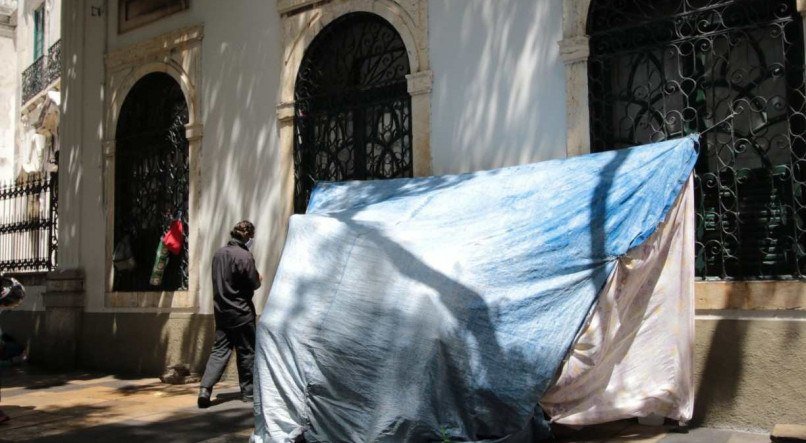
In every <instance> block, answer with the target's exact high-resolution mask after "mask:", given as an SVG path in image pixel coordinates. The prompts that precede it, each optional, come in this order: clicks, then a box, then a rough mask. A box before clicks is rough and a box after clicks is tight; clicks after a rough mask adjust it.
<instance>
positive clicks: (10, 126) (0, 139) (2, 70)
mask: <svg viewBox="0 0 806 443" xmlns="http://www.w3.org/2000/svg"><path fill="white" fill-rule="evenodd" d="M16 53H17V49H16V44H15V42H14V39H13V38H10V37H3V36H0V60H2V61H3V62H2V63H0V182H6V181H9V180H11V179H13V172H12V171H13V165H14V134H15V133H16V128H17V120H19V115H18V111H17V109H18V106H19V105H18V103H17V100H18V99H19V96H18V92H17V91H18V90H19V86H18V85H19V72H18V70H17V55H16Z"/></svg>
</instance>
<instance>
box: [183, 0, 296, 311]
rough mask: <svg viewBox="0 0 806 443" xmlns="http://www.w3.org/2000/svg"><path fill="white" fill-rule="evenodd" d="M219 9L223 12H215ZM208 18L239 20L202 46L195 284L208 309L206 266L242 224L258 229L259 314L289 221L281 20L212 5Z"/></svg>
mask: <svg viewBox="0 0 806 443" xmlns="http://www.w3.org/2000/svg"><path fill="white" fill-rule="evenodd" d="M215 8H219V9H220V10H215ZM208 9H209V11H208V14H209V15H210V16H219V17H223V16H233V17H237V20H238V26H237V27H230V26H217V27H214V26H208V27H206V29H205V41H206V42H216V44H215V45H212V44H208V45H206V46H205V47H204V54H203V59H204V60H205V62H204V84H203V87H202V103H203V108H204V110H205V114H204V116H203V121H204V140H203V145H204V147H203V153H202V156H201V165H202V171H201V174H202V180H201V188H200V208H199V211H198V215H197V216H196V220H197V223H199V234H200V235H199V245H198V246H199V249H198V251H199V256H200V263H199V274H200V275H199V282H200V299H201V302H202V304H203V306H204V305H205V304H206V305H208V306H209V307H208V309H211V307H212V288H211V286H210V285H211V283H210V281H209V280H210V279H209V269H210V266H211V259H212V256H213V253H214V252H215V251H216V249H218V248H219V247H221V246H223V245H224V244H226V241H227V240H228V238H229V231H230V229H231V228H232V226H234V225H235V223H237V222H238V221H240V220H243V219H248V220H250V221H252V222H253V223H254V224H255V227H256V233H255V234H256V236H255V246H254V248H253V251H254V254H255V260H256V262H257V265H258V270H259V272H260V273H261V274H262V275H263V276H264V286H263V287H262V288H261V289H259V290H258V291H256V293H255V305H256V308H257V310H258V312H260V311H261V310H262V307H263V304H264V302H265V298H266V296H267V294H268V287H269V286H270V284H271V281H272V278H273V276H274V272H275V269H276V267H277V263H278V261H279V258H280V253H281V251H282V247H283V244H284V242H285V233H286V225H287V218H286V213H285V209H284V208H285V205H286V204H290V202H287V201H286V199H285V198H284V196H283V195H282V189H281V183H282V182H283V181H284V180H285V176H286V175H285V174H287V172H288V171H284V170H283V165H281V164H280V157H281V156H280V147H279V127H278V122H277V115H276V105H277V100H278V99H277V97H278V92H279V85H280V71H281V66H282V60H281V47H280V40H281V38H280V29H281V28H280V23H279V17H278V16H277V14H276V10H275V9H274V5H271V6H270V7H269V9H270V11H271V14H269V16H264V15H263V14H255V13H254V12H253V11H252V10H251V9H252V8H251V7H250V6H249V5H247V4H246V3H244V4H241V3H230V2H209V3H208Z"/></svg>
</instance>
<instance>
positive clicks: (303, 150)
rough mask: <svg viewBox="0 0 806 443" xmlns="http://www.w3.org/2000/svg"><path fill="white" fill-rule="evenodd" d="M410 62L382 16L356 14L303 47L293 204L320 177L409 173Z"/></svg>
mask: <svg viewBox="0 0 806 443" xmlns="http://www.w3.org/2000/svg"><path fill="white" fill-rule="evenodd" d="M408 73H409V60H408V54H407V53H406V47H405V45H404V44H403V40H402V39H401V38H400V35H398V33H397V31H395V29H394V28H393V27H392V26H391V25H390V24H389V23H388V22H386V21H385V20H383V19H382V18H380V17H378V16H376V15H373V14H368V13H353V14H348V15H345V16H344V17H342V18H340V19H338V20H336V21H334V22H333V23H331V24H330V25H328V26H327V27H326V28H325V29H324V30H322V32H321V33H320V34H319V35H318V36H317V37H316V39H314V41H313V42H312V43H311V46H310V47H309V48H308V50H307V51H306V52H305V56H304V58H303V61H302V64H301V66H300V70H299V73H298V75H297V81H296V89H295V120H294V123H295V125H294V126H295V137H294V179H295V180H294V183H295V192H294V210H295V211H296V212H298V213H299V212H305V207H306V206H307V204H308V199H309V198H310V193H311V190H312V188H313V185H314V183H315V182H316V181H320V180H325V181H340V180H351V179H357V180H369V179H382V178H395V177H411V175H412V139H411V97H410V96H409V94H408V92H407V90H406V74H408Z"/></svg>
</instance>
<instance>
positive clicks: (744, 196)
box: [588, 0, 806, 280]
mask: <svg viewBox="0 0 806 443" xmlns="http://www.w3.org/2000/svg"><path fill="white" fill-rule="evenodd" d="M588 23H589V28H588V33H589V34H590V36H591V38H590V48H591V56H590V59H589V62H588V63H589V65H588V67H589V79H588V80H589V88H590V89H589V91H590V116H591V143H592V149H593V150H594V151H603V150H607V149H613V148H622V147H626V146H632V145H636V144H642V143H647V142H652V141H660V140H665V139H670V138H676V137H680V136H683V135H686V134H691V133H697V132H701V131H703V130H705V129H706V128H709V127H711V126H713V125H714V124H715V123H717V122H720V121H721V120H723V119H724V118H726V117H727V116H729V115H731V114H732V113H736V117H735V118H734V119H732V120H729V121H728V122H727V123H725V124H722V125H719V126H718V127H717V128H716V129H714V130H711V131H709V132H708V133H706V134H705V135H704V136H703V137H701V146H700V154H699V159H698V161H697V166H696V174H695V186H696V205H697V244H696V251H697V256H696V272H697V276H698V277H699V278H701V279H722V280H731V279H742V280H754V279H799V278H803V276H804V272H806V257H804V254H806V249H805V248H804V246H806V231H805V230H806V224H805V223H804V216H805V215H806V195H804V183H806V168H805V166H806V163H805V162H806V149H805V148H806V140H804V137H806V116H804V90H805V88H804V79H803V64H804V56H803V54H804V48H803V31H802V26H803V24H802V19H801V17H800V15H799V14H798V12H797V10H796V8H795V0H730V1H728V0H696V1H694V0H657V1H651V2H648V1H645V0H600V1H594V2H593V3H592V5H591V10H590V16H589V21H588Z"/></svg>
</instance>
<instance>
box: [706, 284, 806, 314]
mask: <svg viewBox="0 0 806 443" xmlns="http://www.w3.org/2000/svg"><path fill="white" fill-rule="evenodd" d="M694 294H695V299H696V303H695V308H696V309H697V310H715V309H738V310H749V311H754V310H758V311H763V310H767V311H769V310H773V311H774V310H804V309H806V282H801V281H798V280H792V281H735V282H724V281H717V282H697V283H695V284H694Z"/></svg>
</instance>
